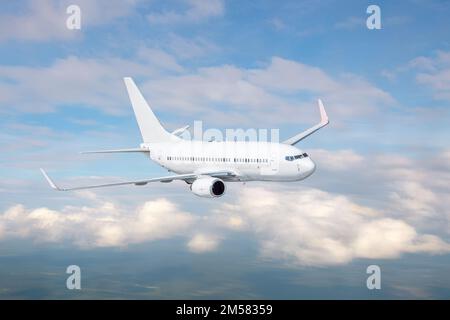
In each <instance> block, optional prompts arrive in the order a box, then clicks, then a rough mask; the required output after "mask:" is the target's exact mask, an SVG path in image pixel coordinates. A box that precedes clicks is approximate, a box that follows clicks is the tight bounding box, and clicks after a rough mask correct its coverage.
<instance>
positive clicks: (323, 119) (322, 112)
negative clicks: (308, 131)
mask: <svg viewBox="0 0 450 320" xmlns="http://www.w3.org/2000/svg"><path fill="white" fill-rule="evenodd" d="M317 102H318V103H319V110H320V123H326V124H328V123H330V120H328V115H327V112H326V111H325V107H324V106H323V103H322V100H321V99H319V100H317Z"/></svg>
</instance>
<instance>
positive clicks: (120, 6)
mask: <svg viewBox="0 0 450 320" xmlns="http://www.w3.org/2000/svg"><path fill="white" fill-rule="evenodd" d="M69 4H78V5H79V6H80V8H81V14H82V20H81V21H82V24H81V30H68V29H67V28H66V24H65V22H66V19H67V16H68V15H67V14H66V13H65V9H66V8H67V6H68V5H69ZM370 4H377V5H378V6H379V7H380V8H381V19H382V29H381V30H369V29H367V28H366V26H365V20H366V18H367V17H368V14H367V13H366V9H367V7H368V6H369V5H370ZM449 13H450V3H449V2H448V1H421V0H410V1H406V0H405V1H396V2H393V1H378V2H376V3H373V2H369V1H332V0H329V1H283V3H280V2H278V1H258V2H251V1H222V0H211V1H195V0H177V1H175V0H174V1H143V0H127V1H103V0H99V1H87V0H79V1H63V0H61V1H56V0H55V1H50V0H45V1H44V0H39V1H15V2H8V3H5V4H2V11H1V13H0V112H1V113H2V114H1V118H0V119H1V120H0V127H1V139H0V145H1V148H2V153H1V155H0V164H1V165H0V173H1V177H2V179H1V182H0V192H1V194H2V196H1V198H0V209H1V211H0V244H1V245H0V257H1V259H2V262H3V264H2V265H3V266H4V267H2V269H1V270H0V273H2V274H3V275H5V274H7V273H8V272H9V271H10V269H8V268H12V266H14V263H15V261H20V264H21V265H23V270H22V269H21V270H22V273H19V274H18V275H17V277H20V276H22V275H23V276H24V277H26V279H29V280H28V281H25V282H24V283H23V285H22V287H21V288H20V289H19V288H14V283H16V281H15V280H14V279H15V278H14V279H13V278H11V277H6V278H5V277H2V278H3V279H5V280H2V281H3V282H1V283H0V287H3V289H5V290H4V292H7V293H1V292H0V294H1V295H2V297H6V298H7V297H12V296H15V297H20V296H22V297H28V296H27V294H31V296H33V297H35V296H37V297H42V298H45V297H47V298H53V297H64V298H70V297H71V296H70V294H69V293H67V292H65V291H64V288H59V287H58V286H57V284H56V282H55V280H54V279H53V280H52V279H48V278H47V275H48V274H54V273H55V274H57V271H55V270H59V269H58V268H59V267H61V264H63V262H61V261H64V263H65V262H66V260H67V262H69V260H70V257H72V256H74V257H78V259H79V260H80V261H82V262H83V263H86V264H88V265H89V266H90V267H89V268H91V269H90V271H91V272H93V273H96V274H98V275H101V274H103V273H102V269H101V267H100V265H101V264H102V263H105V261H107V262H108V263H110V264H111V265H113V266H115V268H116V270H121V268H124V266H123V265H122V264H121V262H120V260H121V259H123V256H124V255H125V256H126V255H130V256H131V257H135V256H143V257H146V258H145V259H144V260H145V261H149V260H147V258H148V259H150V257H163V261H165V263H166V265H165V264H164V263H159V264H158V265H157V266H155V268H160V269H161V270H163V269H164V268H169V267H170V268H174V270H180V269H179V266H180V264H181V262H180V261H179V260H178V259H177V257H180V259H181V261H182V263H184V265H185V266H186V268H187V269H189V270H191V271H192V272H193V273H194V274H195V275H197V276H198V277H199V279H201V277H202V275H207V276H208V277H210V280H211V279H212V278H213V277H214V274H215V272H217V273H218V274H222V275H224V277H225V279H229V281H230V283H232V284H233V285H230V286H229V287H227V288H225V289H224V288H223V287H221V284H219V283H218V282H216V281H212V280H211V281H210V282H209V283H206V282H204V283H202V282H201V280H198V281H197V280H195V281H197V282H199V284H198V285H196V284H194V282H195V281H193V280H192V279H190V278H189V277H188V275H183V274H180V271H177V275H176V277H175V278H176V279H178V280H177V281H173V282H170V281H168V280H167V277H168V276H167V275H165V274H163V273H162V272H159V271H158V272H157V271H154V274H153V275H151V276H150V278H148V277H149V275H148V274H144V273H143V272H144V271H143V269H145V268H144V267H143V266H142V264H139V263H137V262H135V263H137V264H136V267H135V268H134V269H133V268H132V267H130V268H126V270H123V272H122V273H121V275H122V278H120V279H116V280H117V281H119V280H120V281H121V282H120V283H122V285H121V286H120V288H119V289H120V290H119V289H118V288H116V287H114V285H113V282H114V280H112V279H109V278H108V279H109V281H111V282H110V283H109V284H104V283H103V282H101V281H100V282H95V281H94V280H93V278H91V284H90V287H89V285H87V286H88V287H89V288H90V289H92V290H93V291H89V292H88V293H86V292H85V293H83V294H85V296H84V297H111V296H108V295H107V294H105V292H106V291H108V290H109V289H111V287H109V286H113V287H114V290H118V291H117V292H121V291H123V290H125V291H126V290H127V288H128V289H129V286H128V284H129V283H130V282H129V281H131V280H130V279H131V278H132V279H133V281H134V282H136V283H137V284H139V283H143V282H149V281H150V282H152V283H157V285H155V286H156V287H159V288H164V287H165V286H167V288H166V289H161V291H160V292H158V293H157V294H155V293H154V292H153V293H148V292H147V293H148V294H149V295H148V296H146V292H138V293H136V292H135V291H133V290H131V291H130V292H128V291H127V292H128V293H129V295H126V297H139V298H145V297H148V298H164V297H174V296H176V297H178V298H183V297H191V296H190V295H189V292H191V291H192V290H194V291H195V292H197V291H198V293H199V296H198V297H203V298H211V297H232V296H233V293H235V294H237V292H246V293H248V296H247V297H276V294H275V293H276V292H289V294H290V296H288V297H292V298H295V297H307V295H308V292H314V295H313V296H314V297H324V298H333V297H339V292H341V291H342V289H343V288H346V289H348V288H350V287H351V288H352V289H351V290H350V289H349V290H350V291H349V292H351V294H349V296H348V297H349V298H355V297H364V298H367V297H368V298H370V297H389V298H392V297H406V298H408V297H409V298H411V297H412V298H429V297H439V298H448V292H449V288H450V282H449V281H450V278H449V277H448V275H446V274H445V273H444V272H442V266H443V265H445V264H446V262H447V261H448V257H449V255H448V253H449V251H450V239H449V232H450V212H449V209H448V208H449V207H450V206H449V205H450V203H449V202H448V199H447V198H448V197H447V195H448V192H449V191H450V190H449V187H448V186H449V185H450V175H449V169H450V167H449V163H450V146H449V142H448V140H449V139H448V138H449V136H450V129H449V126H448V123H449V120H450V114H449V104H450V41H449V40H448V31H449V30H450V22H449V21H448V15H449ZM124 76H132V77H133V78H134V79H135V80H136V82H137V84H138V86H139V87H140V88H141V90H142V91H143V93H144V95H145V96H146V98H147V100H148V101H149V103H150V104H151V105H152V107H153V108H154V110H155V112H156V113H157V114H158V116H159V117H160V119H161V121H162V122H163V124H164V125H165V126H166V127H167V128H168V129H170V130H173V129H176V128H178V127H181V126H184V125H186V124H189V125H191V126H192V125H193V122H194V121H195V120H203V121H204V124H203V126H204V128H218V129H220V130H225V129H227V128H268V129H270V128H276V129H280V136H281V139H284V138H287V137H289V136H291V135H293V134H295V133H297V132H298V131H300V130H302V129H303V128H307V127H309V126H310V125H311V124H313V123H315V122H316V121H317V118H318V115H317V109H316V105H315V104H316V102H315V101H316V99H317V98H322V99H323V101H324V103H325V106H326V108H327V111H328V114H329V117H330V120H331V124H330V125H329V126H328V127H327V128H325V129H323V130H321V131H320V132H319V133H317V134H315V135H313V136H311V137H310V138H309V139H307V140H305V141H302V144H301V145H300V147H301V148H302V149H304V150H306V151H307V152H308V153H309V154H310V155H311V157H312V158H313V160H315V161H316V162H317V164H318V169H317V171H316V173H315V174H314V175H313V176H312V177H310V178H309V179H307V180H305V181H303V182H300V183H293V184H289V185H280V184H276V183H273V184H261V183H248V184H246V185H241V184H234V185H231V186H230V187H229V192H228V194H227V195H226V196H225V197H223V198H221V199H215V200H208V199H206V200H205V199H199V198H196V197H195V196H194V195H192V194H191V193H190V192H189V190H188V188H187V187H186V185H185V184H184V183H181V182H180V183H172V184H155V185H151V186H146V187H144V188H120V189H119V188H114V189H108V190H98V191H95V192H80V193H64V194H60V193H55V192H52V190H49V188H48V186H47V185H46V184H45V181H43V179H42V177H41V176H40V174H39V171H38V168H39V167H44V168H46V169H48V170H49V171H50V172H51V174H52V175H53V176H55V178H57V179H58V180H61V182H62V183H66V184H80V183H86V182H87V181H92V180H95V181H105V180H114V179H120V178H143V177H151V176H157V175H162V174H165V171H164V170H162V169H161V168H159V167H157V166H156V165H155V164H152V163H150V162H149V161H148V160H147V159H146V158H144V157H141V156H139V155H111V156H85V155H79V154H78V152H79V151H83V150H90V149H98V148H121V147H135V146H137V145H138V144H139V143H140V142H141V141H140V135H139V131H138V128H137V125H136V123H135V120H134V116H133V114H132V110H131V107H130V104H129V101H128V98H127V94H126V90H125V88H124V85H123V82H122V77H124ZM254 199H258V201H254ZM8 248H15V249H17V250H14V252H11V250H10V249H8ZM161 248H164V250H163V251H164V254H163V253H162V251H161ZM241 248H242V250H247V251H246V253H247V254H246V259H245V263H243V265H241V266H236V268H234V269H233V268H230V267H229V266H227V267H225V266H224V267H223V270H220V268H219V269H218V267H217V266H216V265H215V264H214V263H213V261H216V260H217V259H219V258H218V257H220V259H224V260H225V261H226V260H230V259H231V260H233V259H238V258H239V257H242V252H241V251H239V250H240V249H241ZM36 250H38V252H43V254H44V253H45V254H44V255H45V257H46V258H45V259H40V260H39V259H38V261H36V256H35V254H31V253H30V252H35V251H36ZM74 252H75V253H74ZM95 252H101V254H100V255H99V257H98V258H97V259H95V261H96V262H95V263H94V262H93V261H92V260H90V259H91V258H92V255H93V254H94V253H95ZM161 255H163V256H161ZM56 256H60V257H61V259H60V260H58V259H56V258H55V257H56ZM132 259H135V258H132ZM31 261H34V262H33V263H34V264H33V263H31ZM89 261H90V262H89ZM133 261H135V260H133ZM192 261H199V262H198V263H197V262H192ZM424 261H426V263H424ZM82 262H79V263H80V264H81V263H82ZM74 263H76V261H75V262H74ZM149 263H150V262H149ZM370 264H380V265H382V266H386V268H387V270H389V271H388V272H389V273H388V274H386V279H391V280H390V281H391V282H390V283H387V284H386V288H385V289H384V291H383V290H382V291H383V292H381V293H379V294H373V293H368V292H367V290H366V289H365V287H364V281H363V280H361V279H364V277H365V266H367V265H370ZM16 265H17V264H16ZM25 265H30V266H33V267H29V268H28V269H27V268H26V267H25ZM209 265H211V266H210V267H208V266H209ZM405 265H408V266H409V267H408V268H409V270H408V272H404V273H402V270H403V268H404V266H405ZM94 266H96V267H95V268H94ZM250 266H252V267H250ZM33 268H34V269H36V270H40V271H39V273H37V274H34V273H33ZM148 268H150V267H148ZM170 268H169V269H170ZM240 268H245V270H246V271H245V275H244V271H243V270H242V269H240ZM160 269H158V270H160ZM133 270H134V271H133ZM261 270H264V273H265V274H267V275H268V277H269V278H270V279H279V278H280V277H281V278H282V279H285V280H284V281H278V280H273V281H272V282H270V285H269V284H264V285H263V284H262V281H263V279H262V278H261V277H260V276H258V275H260V274H261V272H262V271H261ZM305 270H307V272H306V271H305ZM324 270H325V271H326V272H325V273H331V274H336V277H326V279H323V275H324ZM424 270H425V272H428V275H429V278H431V279H432V280H430V282H427V280H424V279H423V278H421V277H420V275H421V274H423V272H424ZM401 274H403V276H401ZM406 274H408V276H406ZM411 274H412V277H415V278H417V279H416V280H415V281H413V282H411V281H410V278H411V276H410V275H411ZM306 275H307V276H306ZM394 275H395V276H394ZM58 277H64V275H62V276H61V275H58ZM103 277H106V278H107V275H105V274H103ZM130 277H131V278H130ZM152 277H153V278H152ZM194 278H195V277H194ZM195 279H196V278H195ZM305 279H317V281H316V282H314V281H311V280H310V281H308V284H307V286H306V287H307V288H309V289H308V290H309V291H305V286H304V285H302V284H304V283H305V281H306V280H305ZM355 279H359V280H358V281H360V280H361V281H362V282H361V283H360V284H359V282H358V281H356V280H355ZM52 281H53V282H52ZM133 281H132V282H133ZM134 282H133V283H134ZM277 283H278V284H277ZM292 283H294V285H292ZM102 285H104V286H106V287H105V288H103V287H102ZM347 285H348V286H350V287H347ZM359 285H361V286H362V287H359ZM206 286H210V287H211V288H213V289H216V290H211V294H210V295H208V294H207V293H205V292H206V291H205V287H206ZM342 286H343V287H342ZM43 288H45V290H44V289H43ZM47 289H48V290H47ZM94 289H95V290H98V291H95V290H94ZM102 290H103V291H102ZM111 290H112V289H111ZM111 290H110V291H111ZM114 290H112V291H111V292H116V291H114ZM221 290H222V291H221ZM8 292H9V293H8ZM30 292H31V293H30ZM175 292H176V293H177V294H176V295H175ZM22 293H23V294H22ZM133 294H136V295H135V296H134V295H133ZM113 296H114V295H113Z"/></svg>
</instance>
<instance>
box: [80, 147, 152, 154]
mask: <svg viewBox="0 0 450 320" xmlns="http://www.w3.org/2000/svg"><path fill="white" fill-rule="evenodd" d="M123 152H150V150H148V149H143V148H131V149H111V150H94V151H81V152H80V154H90V153H123Z"/></svg>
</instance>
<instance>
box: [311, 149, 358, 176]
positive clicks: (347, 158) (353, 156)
mask: <svg viewBox="0 0 450 320" xmlns="http://www.w3.org/2000/svg"><path fill="white" fill-rule="evenodd" d="M309 152H310V153H311V154H313V155H314V161H317V163H318V164H319V165H320V166H321V167H324V168H326V170H331V171H343V170H349V168H351V170H354V169H355V168H357V167H359V166H361V165H363V164H364V161H365V159H364V157H363V156H362V155H360V154H358V153H356V152H355V151H353V150H333V151H328V150H324V149H312V150H311V151H309Z"/></svg>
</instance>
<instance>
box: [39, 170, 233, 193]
mask: <svg viewBox="0 0 450 320" xmlns="http://www.w3.org/2000/svg"><path fill="white" fill-rule="evenodd" d="M40 170H41V172H42V174H43V175H44V177H45V179H46V180H47V182H48V184H49V185H50V187H52V188H53V189H55V190H58V191H71V190H83V189H94V188H103V187H113V186H123V185H131V184H134V185H136V186H143V185H146V184H147V183H149V182H171V181H173V180H189V179H197V178H198V177H199V176H205V175H207V176H210V177H216V178H225V177H233V176H235V175H236V174H235V173H234V172H231V171H214V172H206V173H201V174H199V173H188V174H177V175H172V176H165V177H159V178H150V179H144V180H134V181H122V182H114V183H105V184H96V185H90V186H82V187H72V188H61V187H59V186H58V185H56V184H55V182H54V181H53V180H52V179H51V178H50V177H49V176H48V174H47V173H46V172H45V171H44V169H42V168H41V169H40Z"/></svg>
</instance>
